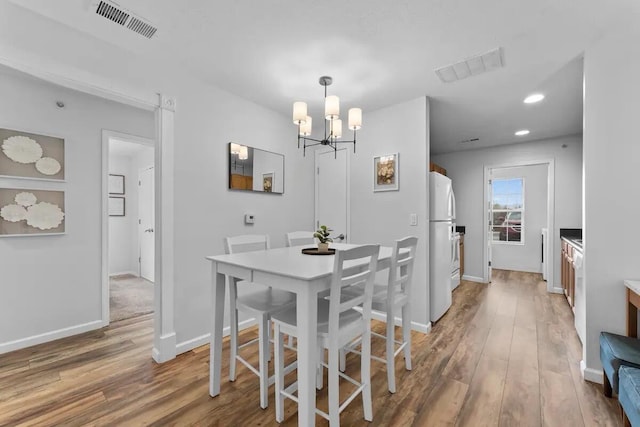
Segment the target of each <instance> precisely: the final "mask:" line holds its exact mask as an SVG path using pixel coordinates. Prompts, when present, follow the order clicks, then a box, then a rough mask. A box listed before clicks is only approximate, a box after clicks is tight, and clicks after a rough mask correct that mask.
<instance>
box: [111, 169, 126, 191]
mask: <svg viewBox="0 0 640 427" xmlns="http://www.w3.org/2000/svg"><path fill="white" fill-rule="evenodd" d="M109 194H124V175H114V174H109Z"/></svg>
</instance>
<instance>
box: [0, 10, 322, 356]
mask: <svg viewBox="0 0 640 427" xmlns="http://www.w3.org/2000/svg"><path fill="white" fill-rule="evenodd" d="M0 17H1V18H2V21H1V22H2V23H3V25H2V26H0V50H1V51H2V53H3V55H4V57H5V58H7V57H8V58H9V60H8V61H5V62H9V63H18V64H26V66H25V67H24V68H27V69H29V68H32V69H46V70H51V72H52V73H54V75H56V76H60V75H62V76H64V78H60V80H64V81H65V84H67V83H68V84H72V85H73V79H74V78H77V79H79V80H81V81H82V80H85V79H87V80H88V81H91V82H94V83H95V84H96V85H97V86H100V87H105V88H114V89H115V90H116V91H117V92H121V93H131V94H132V96H138V97H140V98H144V99H148V96H147V94H148V93H149V92H151V93H163V94H166V95H169V96H172V97H175V99H176V112H175V144H174V151H175V153H174V176H173V179H174V193H175V196H174V202H175V206H174V212H175V213H174V232H175V241H174V248H173V249H174V254H175V258H174V263H175V264H174V277H173V279H174V291H175V301H174V317H175V331H176V335H177V343H178V352H181V351H186V350H188V349H189V348H191V347H193V346H196V345H199V344H203V343H205V342H206V334H208V332H209V329H210V315H211V272H210V264H209V262H207V261H206V260H205V259H204V257H205V256H206V255H212V254H221V253H224V248H223V245H222V239H223V237H225V236H228V235H235V234H244V233H268V234H270V235H271V241H272V246H274V247H278V246H284V244H285V233H286V232H287V231H291V230H305V229H310V228H312V227H313V188H314V186H313V156H307V157H306V158H303V157H302V152H301V151H299V150H297V148H296V147H297V145H296V130H295V126H294V125H293V124H291V119H290V117H288V116H286V115H280V114H276V113H274V112H272V111H270V110H268V109H266V108H262V107H259V106H257V105H256V104H253V103H251V102H248V101H246V100H244V99H241V98H239V97H237V96H235V95H232V94H230V93H228V92H226V91H224V90H222V89H219V88H216V87H213V86H211V85H209V84H206V83H203V82H202V81H200V80H198V79H197V78H194V76H193V75H191V74H188V71H187V70H186V69H185V67H184V66H183V64H182V63H178V62H175V63H173V62H171V61H167V60H166V58H164V59H157V60H153V59H148V58H144V59H143V58H141V57H140V56H139V55H136V54H135V53H134V52H132V51H127V50H123V49H120V48H117V47H114V46H113V45H111V44H109V43H107V42H103V41H100V40H98V39H95V38H93V37H91V36H89V35H87V34H84V33H81V32H78V31H76V30H73V29H71V28H68V27H66V26H63V25H60V24H58V23H57V22H54V21H52V20H49V19H46V18H43V17H42V16H39V15H36V14H33V13H32V12H29V11H27V10H25V9H22V8H20V7H17V6H15V5H13V4H10V3H7V2H2V3H0ZM32 26H34V27H37V28H39V31H37V32H34V31H28V30H25V29H26V28H31V27H32ZM41 34H47V38H46V40H43V38H42V36H41ZM96 52H98V53H99V54H97V53H96ZM56 73H57V74H56ZM56 78H59V77H56ZM273 78H274V79H276V78H277V76H273ZM3 96H4V92H3ZM3 99H6V98H3ZM103 103H104V101H103ZM7 104H8V103H7ZM5 108H7V107H6V104H5ZM247 117H251V126H247V124H246V118H247ZM134 118H135V115H132V116H131V121H134ZM113 127H114V128H116V127H115V126H113ZM116 130H120V131H122V132H124V133H136V132H132V131H128V129H117V128H116ZM143 136H147V137H151V136H153V135H146V134H145V135H143ZM230 141H234V142H237V143H240V144H250V145H251V146H254V147H256V148H261V149H265V150H268V151H272V152H277V153H281V154H284V155H285V193H284V195H273V194H264V193H251V192H243V191H229V190H228V189H227V187H228V176H227V174H228V161H227V150H228V148H227V144H228V142H230ZM95 156H96V161H99V152H96V154H95ZM99 170H100V164H99V163H97V164H96V165H95V166H94V167H93V172H94V173H95V175H96V177H98V176H99ZM96 179H98V178H96ZM95 197H96V200H97V202H96V203H99V189H97V190H96V196H95ZM249 211H250V212H252V213H254V214H255V215H256V224H255V225H253V226H246V225H244V223H243V216H244V213H245V212H249ZM99 231H100V230H99V227H96V237H95V239H89V236H86V241H87V242H89V243H90V244H92V245H96V251H99ZM61 256H62V255H61ZM13 258H16V259H20V262H23V263H24V262H27V261H26V260H23V259H21V258H20V256H19V255H15V252H14V253H13ZM97 280H99V278H98V279H97ZM95 298H96V299H95V304H97V305H99V295H96V297H95ZM2 303H4V301H3V302H2ZM27 311H28V310H27ZM31 314H32V313H30V312H25V313H24V316H25V317H26V318H27V319H29V318H30V317H31ZM65 316H66V314H63V315H62V317H63V318H64V317H65ZM33 317H34V318H36V320H37V314H33ZM45 317H46V316H45ZM47 320H48V318H47V319H45V320H44V321H43V322H44V323H47ZM67 323H69V322H67ZM18 334H19V333H18ZM0 336H1V335H0Z"/></svg>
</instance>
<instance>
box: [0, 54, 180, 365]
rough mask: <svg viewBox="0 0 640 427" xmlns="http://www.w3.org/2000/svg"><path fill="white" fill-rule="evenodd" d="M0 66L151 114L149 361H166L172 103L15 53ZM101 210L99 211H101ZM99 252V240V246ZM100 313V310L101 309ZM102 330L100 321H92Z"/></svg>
mask: <svg viewBox="0 0 640 427" xmlns="http://www.w3.org/2000/svg"><path fill="white" fill-rule="evenodd" d="M0 64H2V65H4V66H6V67H9V68H12V69H14V70H17V71H20V72H22V73H25V74H28V75H31V76H33V77H36V78H38V79H41V80H44V81H47V82H49V83H53V84H56V85H59V86H62V87H65V88H68V89H73V90H76V91H79V92H82V93H86V94H89V95H94V96H97V97H100V98H103V99H107V100H110V101H115V102H118V103H121V104H124V105H128V106H131V107H135V108H140V109H142V110H147V111H153V112H154V113H155V128H156V131H155V141H156V150H155V164H156V171H155V178H156V188H155V198H156V201H155V205H156V230H157V231H158V233H161V234H162V238H159V236H156V250H155V252H156V261H157V262H156V278H155V279H156V282H155V286H154V290H155V294H154V305H155V307H154V326H153V332H154V340H153V350H152V357H153V359H154V360H155V361H156V362H158V363H162V362H166V361H168V360H170V359H173V358H175V357H176V334H175V329H174V311H173V301H174V257H173V237H174V221H173V220H174V213H173V190H174V187H173V170H174V165H173V147H174V140H175V132H174V115H175V108H176V100H175V98H172V97H169V96H167V95H164V94H162V93H155V92H153V91H148V90H144V89H142V90H141V89H140V88H139V87H137V86H132V85H130V84H127V83H125V82H122V81H119V82H116V81H114V80H113V79H109V78H104V77H101V76H99V75H97V74H93V73H91V72H87V71H84V70H80V69H78V68H75V67H73V66H69V65H65V64H62V63H60V62H55V61H53V60H49V59H46V58H41V57H34V56H33V55H32V54H31V53H29V52H26V51H24V50H20V49H14V50H12V51H11V52H8V53H7V52H5V54H4V55H0ZM102 209H103V211H104V206H103V207H102ZM102 250H104V238H103V242H102ZM103 312H104V310H103ZM96 325H97V328H99V327H102V326H104V317H103V318H102V319H101V321H99V322H96Z"/></svg>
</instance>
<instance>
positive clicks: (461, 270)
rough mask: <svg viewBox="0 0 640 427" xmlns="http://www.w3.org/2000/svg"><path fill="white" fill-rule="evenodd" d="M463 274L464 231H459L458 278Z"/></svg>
mask: <svg viewBox="0 0 640 427" xmlns="http://www.w3.org/2000/svg"><path fill="white" fill-rule="evenodd" d="M462 276H464V233H460V279H461V280H462Z"/></svg>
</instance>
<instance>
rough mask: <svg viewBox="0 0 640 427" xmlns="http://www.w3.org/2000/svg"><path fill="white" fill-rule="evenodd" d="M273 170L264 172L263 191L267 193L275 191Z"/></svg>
mask: <svg viewBox="0 0 640 427" xmlns="http://www.w3.org/2000/svg"><path fill="white" fill-rule="evenodd" d="M273 184H274V183H273V172H268V173H263V174H262V191H264V192H266V193H271V192H273Z"/></svg>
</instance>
